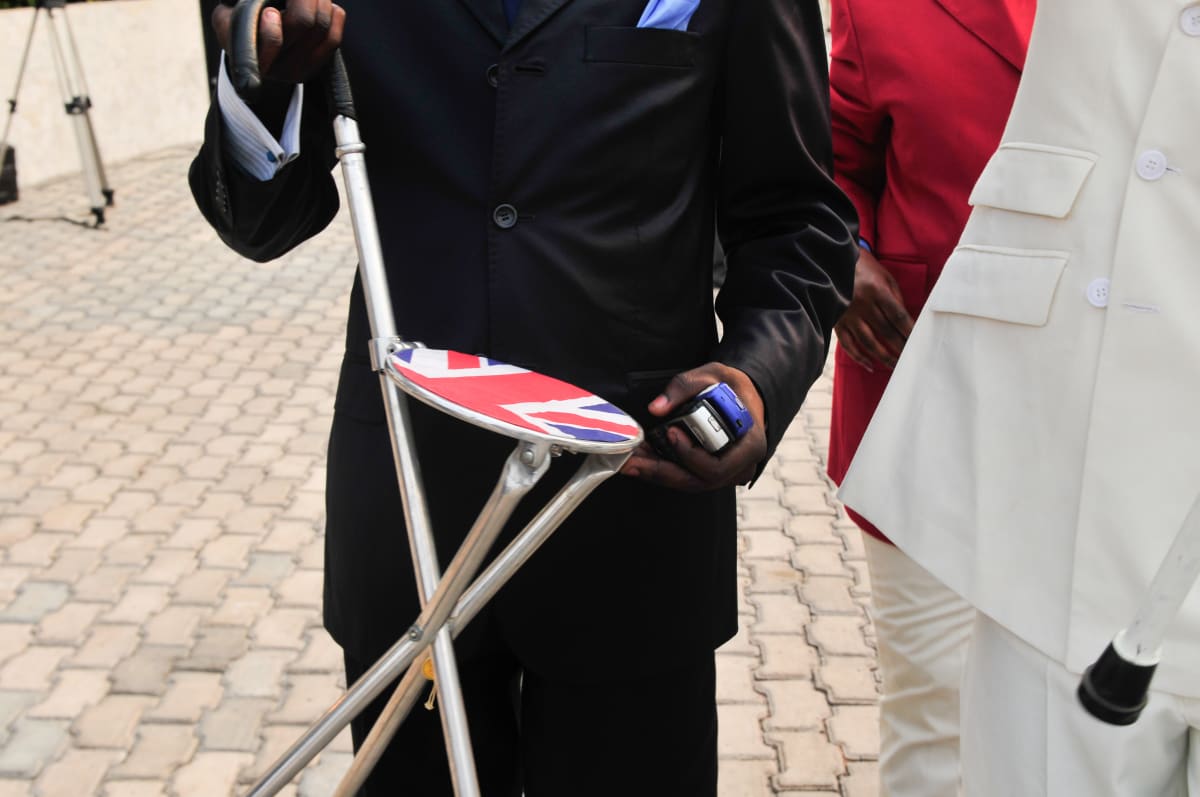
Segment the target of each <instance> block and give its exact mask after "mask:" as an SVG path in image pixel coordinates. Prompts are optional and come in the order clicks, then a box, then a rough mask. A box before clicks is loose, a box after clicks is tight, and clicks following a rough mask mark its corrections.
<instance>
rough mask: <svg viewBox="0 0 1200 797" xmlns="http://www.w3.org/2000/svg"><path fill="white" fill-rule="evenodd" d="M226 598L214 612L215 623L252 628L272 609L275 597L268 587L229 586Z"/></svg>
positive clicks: (213, 621)
mask: <svg viewBox="0 0 1200 797" xmlns="http://www.w3.org/2000/svg"><path fill="white" fill-rule="evenodd" d="M224 597H225V599H224V600H223V601H222V602H221V605H220V606H218V607H217V610H216V611H215V612H213V615H212V618H211V620H210V622H211V623H212V624H213V625H236V626H241V627H244V628H250V627H251V626H252V625H254V624H255V623H256V622H258V619H259V618H260V617H262V616H263V615H265V614H266V613H267V612H269V611H271V608H272V605H273V604H274V599H273V598H272V597H271V590H270V589H269V588H267V587H233V586H231V587H228V588H227V589H226V590H225V596H224Z"/></svg>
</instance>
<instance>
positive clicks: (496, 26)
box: [436, 0, 530, 44]
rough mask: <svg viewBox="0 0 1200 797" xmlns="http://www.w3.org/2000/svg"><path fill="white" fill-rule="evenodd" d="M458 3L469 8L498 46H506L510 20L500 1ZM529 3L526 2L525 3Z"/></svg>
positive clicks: (475, 0)
mask: <svg viewBox="0 0 1200 797" xmlns="http://www.w3.org/2000/svg"><path fill="white" fill-rule="evenodd" d="M458 1H459V2H460V3H462V4H463V5H464V6H466V7H467V10H468V11H470V12H471V15H472V16H474V17H475V19H476V20H478V21H479V24H480V25H482V26H483V27H484V29H485V30H486V31H487V32H488V33H490V34H491V36H492V38H493V39H495V40H496V43H497V44H504V41H505V39H507V38H508V20H506V19H505V18H504V7H503V6H502V5H501V2H500V0H458ZM529 1H530V0H525V2H529ZM436 2H446V0H436ZM522 13H524V12H522Z"/></svg>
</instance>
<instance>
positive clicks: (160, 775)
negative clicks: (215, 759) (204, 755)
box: [112, 722, 199, 781]
mask: <svg viewBox="0 0 1200 797" xmlns="http://www.w3.org/2000/svg"><path fill="white" fill-rule="evenodd" d="M198 746H199V740H198V739H197V738H196V731H195V729H194V728H193V727H192V726H190V725H176V724H170V723H150V722H143V723H142V724H141V725H140V726H139V727H138V731H137V741H136V742H135V743H134V745H133V749H132V750H131V751H130V752H129V755H128V756H127V757H126V758H125V760H124V761H122V762H121V764H120V765H119V766H116V767H114V768H113V771H112V776H113V777H114V778H152V779H156V780H160V781H161V780H167V779H169V778H170V777H171V775H172V773H174V772H175V771H176V770H177V769H179V768H180V767H181V766H183V765H185V764H186V763H187V762H188V761H189V760H190V759H191V757H192V754H193V753H194V752H195V751H196V748H197V747H198Z"/></svg>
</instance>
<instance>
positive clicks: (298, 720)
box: [267, 671, 345, 725]
mask: <svg viewBox="0 0 1200 797" xmlns="http://www.w3.org/2000/svg"><path fill="white" fill-rule="evenodd" d="M344 693H345V679H344V677H343V676H342V675H341V673H340V672H337V671H334V672H327V673H321V674H317V675H299V674H295V675H291V676H290V677H288V679H287V690H286V696H285V698H284V701H283V704H282V705H281V706H280V707H279V709H278V710H277V711H274V712H272V713H271V714H269V715H268V716H267V721H268V722H270V723H272V724H285V725H286V724H298V725H307V724H311V723H313V722H315V721H316V720H317V719H319V718H320V717H321V715H322V714H324V713H325V711H326V710H327V709H328V708H329V707H330V706H331V705H333V703H334V702H335V701H336V700H338V699H340V698H341V697H342V695H343V694H344Z"/></svg>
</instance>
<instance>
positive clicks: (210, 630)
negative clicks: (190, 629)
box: [176, 625, 249, 672]
mask: <svg viewBox="0 0 1200 797" xmlns="http://www.w3.org/2000/svg"><path fill="white" fill-rule="evenodd" d="M248 642H249V640H248V637H247V634H246V631H245V629H243V628H239V627H237V626H213V625H203V626H201V627H200V629H199V632H198V636H197V639H196V644H195V646H194V647H193V648H192V652H191V653H190V654H189V655H188V657H187V658H186V659H181V660H180V661H179V662H178V663H177V664H176V667H177V669H180V670H203V671H208V672H224V671H225V669H226V667H228V666H229V663H230V662H231V661H233V660H235V659H238V658H240V657H241V656H242V655H243V654H244V653H245V652H246V647H247V645H248Z"/></svg>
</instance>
